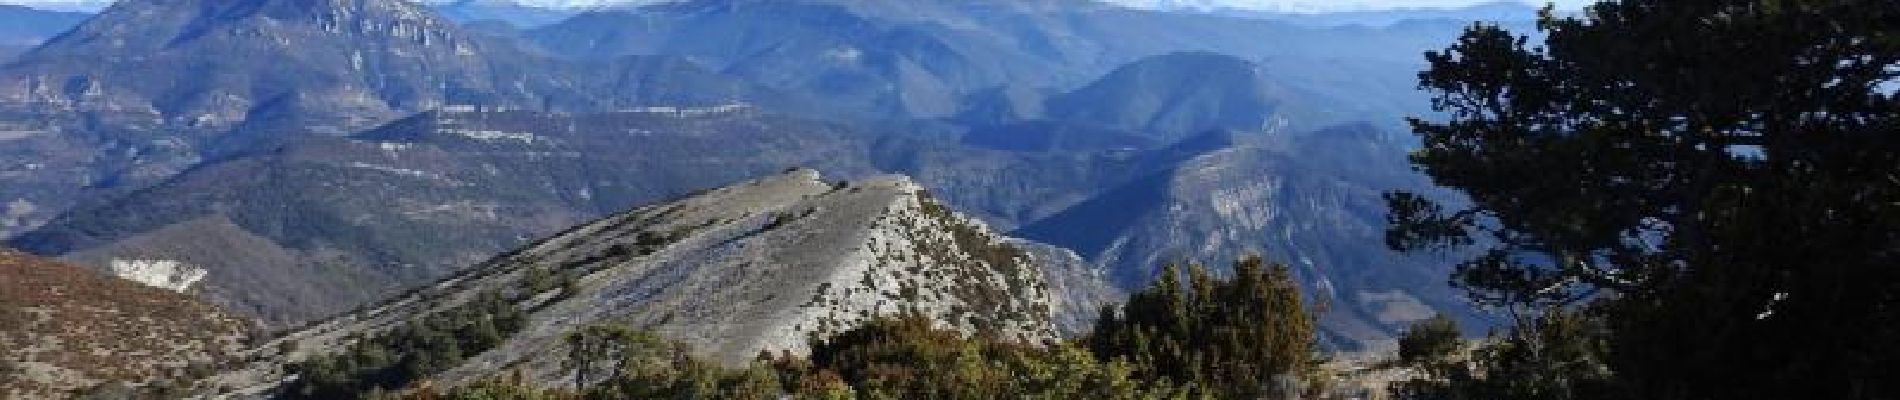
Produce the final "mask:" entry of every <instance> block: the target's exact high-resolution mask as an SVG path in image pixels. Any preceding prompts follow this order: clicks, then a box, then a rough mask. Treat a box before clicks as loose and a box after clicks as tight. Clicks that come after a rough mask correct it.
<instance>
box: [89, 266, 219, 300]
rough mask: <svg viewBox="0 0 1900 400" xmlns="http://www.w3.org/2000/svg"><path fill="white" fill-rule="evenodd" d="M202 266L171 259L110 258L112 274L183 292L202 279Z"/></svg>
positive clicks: (203, 273)
mask: <svg viewBox="0 0 1900 400" xmlns="http://www.w3.org/2000/svg"><path fill="white" fill-rule="evenodd" d="M206 273H207V272H206V271H205V269H204V268H199V267H194V266H191V265H189V264H185V263H182V262H178V261H172V260H118V259H114V260H112V275H113V276H117V277H119V278H121V279H125V280H129V281H133V282H138V283H140V284H143V285H145V286H151V287H155V288H159V289H165V290H170V291H173V292H178V293H184V292H185V291H186V290H191V287H192V286H193V285H197V284H198V281H201V280H204V278H205V274H206Z"/></svg>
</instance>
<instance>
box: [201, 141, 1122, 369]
mask: <svg viewBox="0 0 1900 400" xmlns="http://www.w3.org/2000/svg"><path fill="white" fill-rule="evenodd" d="M1040 265H1055V266H1059V267H1060V268H1048V269H1044V268H1042V267H1040ZM1087 269H1088V267H1086V264H1085V263H1083V262H1082V261H1081V260H1080V259H1079V258H1076V257H1075V256H1074V255H1073V254H1071V253H1068V252H1066V251H1061V250H1058V249H1053V248H1050V247H1047V246H1042V245H1037V244H1033V243H1026V242H1022V241H1018V240H1014V239H1008V238H1004V237H1002V236H1001V235H1000V234H998V233H996V232H994V231H992V230H991V229H990V228H988V227H986V226H985V225H983V224H982V223H980V222H977V221H975V220H973V219H969V218H966V217H964V216H963V215H961V214H958V213H956V212H953V211H951V210H949V209H947V208H946V207H944V206H943V205H941V204H940V203H938V202H937V201H936V200H934V199H932V197H931V196H930V195H929V194H928V193H927V192H925V191H924V190H923V189H922V188H921V187H920V186H918V185H917V184H915V183H913V182H912V181H911V180H910V179H909V178H906V177H901V176H880V177H873V178H868V179H865V180H862V181H858V182H849V183H845V182H839V183H829V182H825V181H823V180H821V178H820V176H819V174H818V173H817V172H815V171H812V170H805V169H796V170H789V171H786V172H784V173H782V174H778V175H774V176H769V177H765V178H761V179H757V180H752V181H747V182H743V183H739V184H735V185H732V186H727V187H724V188H719V189H714V190H710V191H705V192H702V193H699V194H695V195H690V196H688V197H686V198H684V199H681V200H677V201H673V202H668V203H662V204H656V205H650V206H646V207H641V208H639V209H636V210H633V211H630V212H626V213H622V214H619V215H615V216H611V217H608V218H605V219H601V220H598V221H595V222H592V223H589V224H585V225H582V226H580V227H577V228H574V229H572V230H570V231H568V232H566V233H562V234H559V235H556V236H554V237H552V238H550V239H546V240H544V241H541V242H539V243H537V244H534V245H531V246H529V247H527V248H524V249H522V250H519V251H517V252H515V253H511V254H508V255H504V256H502V257H499V258H497V259H495V260H494V261H491V262H489V263H486V264H485V265H482V266H478V267H476V268H473V269H471V270H469V271H468V272H466V273H463V274H461V275H458V276H457V277H454V278H450V279H448V280H445V281H442V282H440V283H438V284H435V285H433V286H429V287H425V288H423V289H419V290H418V291H416V292H413V293H411V294H409V295H406V296H402V297H399V298H397V299H394V300H392V301H389V302H386V303H384V304H382V305H380V306H376V307H370V308H366V309H364V310H362V311H358V312H355V313H350V314H346V315H342V316H340V317H337V318H334V319H331V320H328V321H325V322H321V323H318V324H315V325H313V326H310V327H308V328H305V329H302V330H298V331H294V332H292V333H290V334H288V335H286V336H284V337H283V338H281V339H278V340H276V341H274V342H273V343H265V344H264V345H262V346H259V347H258V350H256V351H257V352H260V353H265V354H261V356H262V357H259V359H269V360H270V361H265V362H260V363H257V364H254V365H251V366H249V367H248V368H244V369H241V370H238V371H234V372H230V373H226V374H224V375H223V376H220V377H217V381H218V384H219V385H221V386H224V387H228V388H232V389H235V393H237V394H239V395H244V394H264V393H268V391H269V390H271V389H272V387H273V386H275V385H277V384H278V383H279V382H281V381H282V379H283V378H284V375H283V374H284V373H283V372H282V371H283V368H282V367H283V365H284V364H285V363H289V362H295V361H297V360H302V359H308V358H309V357H312V356H316V355H321V354H325V353H329V352H335V351H340V350H341V349H344V348H346V347H347V345H348V343H350V341H352V340H357V338H361V337H365V336H373V335H375V334H377V333H379V332H383V331H387V330H389V329H392V328H393V327H395V326H398V325H400V324H402V323H404V322H405V321H413V320H416V319H418V318H421V317H422V316H425V315H430V314H432V313H439V312H444V311H445V310H448V309H451V308H454V307H456V306H458V305H460V304H465V303H468V302H470V301H473V300H474V299H476V298H478V297H480V296H482V295H484V294H500V295H502V296H503V297H504V298H508V299H513V300H512V301H515V302H517V303H516V304H517V305H518V306H519V307H520V308H521V309H523V310H527V311H528V316H527V320H528V322H527V323H526V327H525V328H523V329H522V330H521V331H519V332H517V333H515V334H514V335H513V336H511V337H510V338H509V339H508V340H507V341H506V342H504V343H503V344H501V345H500V346H499V347H498V348H496V349H493V350H490V351H487V352H484V353H482V354H480V355H477V356H474V357H473V358H470V359H469V360H468V361H466V362H464V363H462V364H461V365H459V366H457V367H455V368H453V369H451V370H449V371H448V372H445V373H443V374H441V375H439V376H437V377H436V378H437V380H438V381H440V382H445V383H455V382H465V381H467V380H470V379H478V378H481V377H486V376H493V375H495V374H499V373H504V372H506V373H514V372H515V371H519V372H521V373H523V374H524V375H525V376H527V377H529V378H530V379H533V380H537V381H541V382H548V383H556V382H566V381H567V380H568V378H567V377H566V376H565V375H566V373H565V371H563V369H562V368H561V361H562V360H560V359H559V358H560V357H559V356H550V355H559V354H564V353H563V352H562V349H561V346H563V345H562V343H561V338H562V335H564V334H566V333H568V332H571V331H573V330H574V329H575V328H578V327H582V326H585V325H589V324H596V323H603V322H617V323H624V324H628V325H631V326H635V327H640V328H645V329H650V330H653V331H655V332H658V333H660V334H662V335H664V336H667V337H670V338H674V339H678V340H682V341H685V342H687V343H689V344H691V345H692V346H693V347H694V348H695V349H697V350H699V351H701V352H703V353H704V355H706V356H708V357H711V358H712V359H715V360H718V361H721V362H724V363H727V364H742V363H744V362H746V361H749V360H751V359H752V358H753V357H755V356H757V355H758V354H759V353H760V352H761V351H770V352H774V353H776V352H780V351H789V352H792V353H802V352H804V351H806V350H808V349H807V345H808V344H807V340H808V338H810V337H811V335H813V334H820V335H822V334H826V333H831V332H838V331H841V330H844V329H848V328H850V327H852V326H854V324H856V323H859V322H861V321H864V320H866V319H868V318H871V317H874V316H879V315H890V314H896V313H900V312H918V313H921V314H923V315H925V316H929V317H932V318H934V319H936V320H937V321H938V322H939V323H941V324H942V325H944V326H949V327H955V328H957V329H961V330H964V331H970V332H974V331H984V332H987V333H994V334H997V335H1000V337H1003V338H1007V339H1013V340H1020V341H1025V342H1038V341H1042V340H1045V339H1053V338H1055V337H1056V336H1057V328H1056V324H1055V323H1054V321H1055V320H1056V319H1058V318H1057V317H1054V316H1056V315H1065V316H1064V317H1061V318H1060V319H1063V320H1071V319H1078V318H1074V317H1069V316H1066V315H1068V314H1076V313H1091V312H1093V310H1094V309H1095V307H1096V306H1098V305H1099V303H1098V301H1100V299H1108V298H1112V295H1108V294H1100V293H1097V294H1081V293H1076V294H1070V293H1051V288H1052V286H1054V287H1056V288H1060V289H1063V290H1085V289H1089V290H1094V289H1100V288H1106V287H1107V286H1106V284H1105V283H1102V282H1101V281H1100V280H1099V279H1094V278H1092V276H1093V275H1092V273H1091V272H1089V271H1088V270H1087ZM1045 274H1047V275H1049V277H1048V278H1045ZM1051 281H1054V282H1056V283H1057V285H1050V284H1049V282H1051ZM549 282H561V283H549ZM1091 288H1093V289H1091ZM1065 325H1072V323H1065ZM276 352H285V353H284V354H275V353H276Z"/></svg>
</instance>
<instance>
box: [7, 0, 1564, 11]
mask: <svg viewBox="0 0 1900 400" xmlns="http://www.w3.org/2000/svg"><path fill="white" fill-rule="evenodd" d="M519 1H520V2H522V3H527V4H533V3H550V4H564V3H566V4H587V3H598V2H611V1H612V0H519ZM652 1H654V0H631V1H626V2H652ZM928 1H935V0H928ZM1110 1H1114V2H1118V3H1124V4H1132V5H1142V6H1156V5H1167V6H1173V7H1191V8H1208V7H1233V8H1252V9H1262V10H1277V11H1341V10H1377V9H1391V8H1445V7H1459V6H1468V5H1473V4H1479V3H1486V2H1494V1H1496V0H1110ZM1518 1H1520V2H1525V3H1532V4H1540V5H1541V4H1543V3H1544V2H1545V1H1546V0H1518ZM1590 2H1592V0H1555V3H1557V6H1558V7H1559V8H1564V9H1576V8H1579V7H1582V6H1583V5H1584V4H1588V3H1590ZM108 3H111V0H0V4H26V5H32V6H40V7H47V8H61V9H75V8H77V9H90V8H98V7H99V6H101V5H104V4H108Z"/></svg>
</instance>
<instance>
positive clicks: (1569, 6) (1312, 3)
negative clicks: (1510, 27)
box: [1109, 0, 1594, 11]
mask: <svg viewBox="0 0 1900 400" xmlns="http://www.w3.org/2000/svg"><path fill="white" fill-rule="evenodd" d="M1109 1H1112V2H1118V3H1124V4H1131V5H1149V6H1153V5H1161V6H1169V7H1177V8H1178V7H1185V8H1212V7H1226V8H1247V9H1259V10H1272V11H1357V10H1389V9H1395V8H1453V7H1463V6H1470V5H1476V4H1481V3H1494V2H1498V1H1499V0H1109ZM1511 1H1517V2H1521V3H1528V4H1535V5H1540V6H1541V5H1543V4H1544V3H1546V2H1552V3H1555V4H1557V7H1558V8H1561V9H1566V10H1574V9H1580V8H1583V6H1584V5H1586V4H1590V3H1593V2H1594V1H1593V0H1554V1H1552V0H1511Z"/></svg>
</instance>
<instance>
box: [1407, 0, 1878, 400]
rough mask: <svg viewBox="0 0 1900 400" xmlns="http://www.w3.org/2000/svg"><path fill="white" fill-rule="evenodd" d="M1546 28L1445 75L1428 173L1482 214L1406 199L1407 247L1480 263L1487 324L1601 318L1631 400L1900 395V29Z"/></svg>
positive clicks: (1591, 21) (1427, 144)
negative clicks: (1582, 315)
mask: <svg viewBox="0 0 1900 400" xmlns="http://www.w3.org/2000/svg"><path fill="white" fill-rule="evenodd" d="M1539 26H1540V29H1541V30H1542V31H1543V34H1544V36H1545V39H1544V40H1543V43H1542V44H1541V45H1532V44H1531V43H1530V41H1529V39H1527V38H1525V37H1522V36H1516V35H1514V34H1512V33H1510V32H1506V31H1504V30H1502V29H1501V28H1498V27H1496V26H1490V25H1477V26H1474V27H1472V28H1471V29H1469V30H1468V31H1467V32H1466V33H1465V34H1464V35H1463V37H1461V38H1459V39H1458V41H1457V42H1456V43H1454V44H1453V45H1451V47H1449V48H1448V49H1446V50H1444V51H1439V52H1432V53H1429V54H1427V57H1426V58H1427V60H1428V62H1429V63H1430V69H1429V70H1427V71H1425V72H1423V73H1422V74H1421V75H1420V77H1421V82H1422V85H1423V87H1424V88H1425V89H1428V90H1430V91H1432V92H1434V93H1435V94H1436V99H1435V101H1434V103H1435V105H1436V106H1437V108H1438V109H1439V110H1440V111H1443V112H1444V115H1446V117H1447V118H1446V119H1444V120H1416V121H1413V126H1414V129H1415V131H1417V132H1418V133H1419V135H1420V136H1421V138H1422V139H1423V142H1424V146H1423V148H1421V149H1420V150H1419V151H1418V152H1416V153H1415V155H1414V157H1413V159H1414V161H1415V162H1416V163H1417V164H1418V165H1419V166H1420V167H1421V169H1422V170H1423V171H1424V172H1425V173H1427V174H1429V175H1431V177H1432V178H1433V179H1434V181H1436V182H1437V183H1439V184H1442V185H1444V186H1447V187H1450V188H1453V189H1457V190H1459V191H1462V192H1464V194H1466V195H1468V197H1469V198H1470V200H1471V203H1470V206H1469V207H1468V208H1463V209H1446V208H1445V206H1443V205H1440V204H1436V203H1434V202H1432V201H1429V200H1428V199H1426V198H1425V197H1423V196H1419V195H1415V194H1405V193H1395V194H1392V195H1389V196H1388V202H1389V203H1390V204H1391V208H1392V211H1393V215H1392V221H1393V222H1394V229H1392V230H1391V231H1390V232H1389V233H1388V235H1387V237H1388V242H1390V244H1392V245H1393V246H1394V247H1396V248H1399V249H1404V250H1435V249H1446V248H1460V247H1467V246H1482V247H1480V248H1478V249H1477V251H1472V252H1465V253H1461V254H1476V255H1475V256H1474V257H1471V258H1469V259H1468V260H1466V261H1464V262H1462V263H1461V264H1460V265H1459V266H1458V268H1457V270H1456V272H1455V273H1454V275H1453V278H1454V280H1455V281H1456V282H1457V283H1458V284H1459V285H1460V286H1462V287H1464V288H1465V289H1467V291H1468V292H1469V293H1470V294H1471V295H1472V298H1473V299H1474V300H1477V301H1479V302H1481V303H1484V304H1487V305H1494V306H1498V307H1501V308H1507V309H1514V310H1520V311H1526V310H1529V311H1535V310H1546V309H1552V307H1556V308H1555V309H1556V310H1558V311H1559V313H1557V314H1553V315H1562V311H1563V310H1565V309H1566V308H1567V307H1573V306H1576V305H1579V304H1581V303H1590V302H1595V303H1600V306H1599V307H1592V308H1590V309H1589V310H1590V312H1591V313H1592V316H1591V319H1594V320H1600V321H1603V322H1604V323H1607V324H1608V325H1607V327H1606V331H1605V332H1604V334H1605V335H1608V337H1607V338H1606V339H1605V340H1607V344H1608V346H1607V347H1608V349H1607V351H1608V352H1609V355H1608V358H1609V366H1610V368H1609V369H1610V370H1611V371H1613V373H1614V374H1613V375H1614V378H1613V380H1614V381H1615V382H1616V383H1617V385H1619V386H1620V387H1622V388H1623V389H1624V390H1627V391H1628V392H1627V393H1625V394H1624V396H1628V397H1633V398H1652V399H1685V398H1759V397H1771V398H1850V399H1851V398H1893V397H1896V396H1900V379H1893V375H1892V374H1891V373H1888V372H1887V371H1891V370H1893V366H1894V365H1896V364H1900V346H1895V345H1893V344H1894V343H1900V295H1897V293H1900V268H1895V266H1896V265H1900V252H1897V251H1895V249H1900V101H1896V97H1895V92H1896V87H1895V86H1896V85H1897V83H1896V82H1900V7H1896V6H1895V5H1894V3H1893V2H1892V1H1891V0H1622V1H1614V2H1604V3H1599V4H1597V5H1595V6H1592V7H1590V8H1589V9H1588V11H1587V12H1585V13H1583V14H1582V15H1580V16H1576V17H1555V16H1551V15H1549V14H1546V16H1545V18H1544V19H1543V21H1542V22H1541V23H1540V24H1539ZM1534 314H1535V313H1531V314H1530V316H1531V317H1536V315H1534ZM1542 324H1545V323H1544V322H1539V321H1532V320H1528V319H1527V320H1525V321H1524V322H1520V324H1519V325H1520V326H1522V327H1525V328H1526V329H1527V332H1526V336H1527V337H1528V336H1535V335H1538V334H1542V332H1541V331H1542V329H1537V328H1535V327H1536V326H1538V325H1542ZM1591 340H1594V339H1591V338H1576V339H1574V340H1562V341H1560V342H1576V341H1585V342H1587V341H1591ZM1533 343H1534V342H1533ZM1562 381H1584V379H1568V380H1562Z"/></svg>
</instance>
